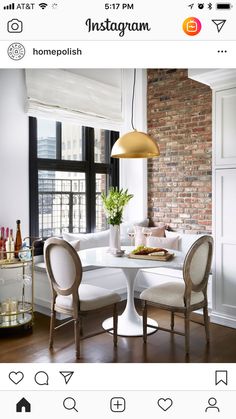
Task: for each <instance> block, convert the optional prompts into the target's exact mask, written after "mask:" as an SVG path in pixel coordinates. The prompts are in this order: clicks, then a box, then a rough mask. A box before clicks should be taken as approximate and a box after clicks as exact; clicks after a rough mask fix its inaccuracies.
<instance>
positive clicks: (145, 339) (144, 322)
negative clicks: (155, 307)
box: [143, 301, 147, 343]
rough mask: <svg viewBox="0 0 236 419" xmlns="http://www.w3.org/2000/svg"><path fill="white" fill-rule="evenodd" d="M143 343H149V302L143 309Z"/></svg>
mask: <svg viewBox="0 0 236 419" xmlns="http://www.w3.org/2000/svg"><path fill="white" fill-rule="evenodd" d="M143 342H144V343H147V301H145V302H144V307H143Z"/></svg>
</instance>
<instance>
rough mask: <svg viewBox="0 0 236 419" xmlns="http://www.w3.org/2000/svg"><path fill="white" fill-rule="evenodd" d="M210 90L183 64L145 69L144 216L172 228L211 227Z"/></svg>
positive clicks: (194, 229) (199, 229) (207, 229)
mask: <svg viewBox="0 0 236 419" xmlns="http://www.w3.org/2000/svg"><path fill="white" fill-rule="evenodd" d="M211 101H212V92H211V89H210V88H209V87H208V86H206V85H204V84H201V83H198V82H196V81H193V80H190V79H188V72H187V70H185V69H184V70H183V69H178V70H170V69H166V70H160V69H159V70H158V69H150V70H148V133H149V134H150V135H151V136H152V137H153V138H155V139H156V140H157V141H158V144H159V146H160V153H161V155H160V157H158V158H155V159H149V160H148V212H149V214H148V216H149V218H150V219H151V221H152V222H154V223H155V222H159V221H163V222H165V223H167V224H168V225H170V227H172V229H174V230H183V231H185V232H211V226H212V212H211V205H212V185H211V175H212V169H211V165H212V132H211V131H212V129H211V123H212V102H211Z"/></svg>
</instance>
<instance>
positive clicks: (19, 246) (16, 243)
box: [15, 220, 22, 258]
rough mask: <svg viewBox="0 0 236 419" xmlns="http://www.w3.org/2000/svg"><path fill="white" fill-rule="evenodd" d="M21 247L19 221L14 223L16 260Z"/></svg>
mask: <svg viewBox="0 0 236 419" xmlns="http://www.w3.org/2000/svg"><path fill="white" fill-rule="evenodd" d="M21 246H22V238H21V228H20V220H17V221H16V239H15V257H16V258H18V252H19V250H20V249H21Z"/></svg>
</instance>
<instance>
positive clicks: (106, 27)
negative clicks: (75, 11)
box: [85, 18, 151, 37]
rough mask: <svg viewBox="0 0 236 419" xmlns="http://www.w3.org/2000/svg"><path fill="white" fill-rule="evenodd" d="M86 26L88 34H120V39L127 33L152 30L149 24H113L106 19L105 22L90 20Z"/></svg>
mask: <svg viewBox="0 0 236 419" xmlns="http://www.w3.org/2000/svg"><path fill="white" fill-rule="evenodd" d="M85 25H86V26H87V28H88V32H99V31H101V32H105V31H107V32H110V31H111V32H119V36H120V37H123V36H124V35H125V34H126V31H129V32H142V31H150V30H151V27H150V26H149V23H148V22H112V21H111V20H110V19H106V20H104V21H103V22H93V21H92V19H90V18H89V19H87V20H86V22H85Z"/></svg>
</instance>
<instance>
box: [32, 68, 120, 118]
mask: <svg viewBox="0 0 236 419" xmlns="http://www.w3.org/2000/svg"><path fill="white" fill-rule="evenodd" d="M25 71H26V88H27V97H28V101H27V112H28V113H29V114H30V115H32V116H37V117H40V116H41V117H48V118H53V119H57V120H67V121H70V122H77V123H83V124H85V123H87V124H90V125H91V126H96V125H100V126H101V122H103V123H104V124H105V125H106V123H108V124H109V123H112V124H113V125H116V124H117V126H119V125H120V124H121V122H122V109H121V108H122V106H121V90H120V89H119V88H117V87H114V86H111V85H109V84H105V83H102V82H98V81H96V80H92V79H90V78H87V77H84V76H81V75H78V74H74V73H71V72H69V71H66V70H57V69H49V70H45V69H30V70H28V69H27V70H25ZM114 123H115V124H114Z"/></svg>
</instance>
